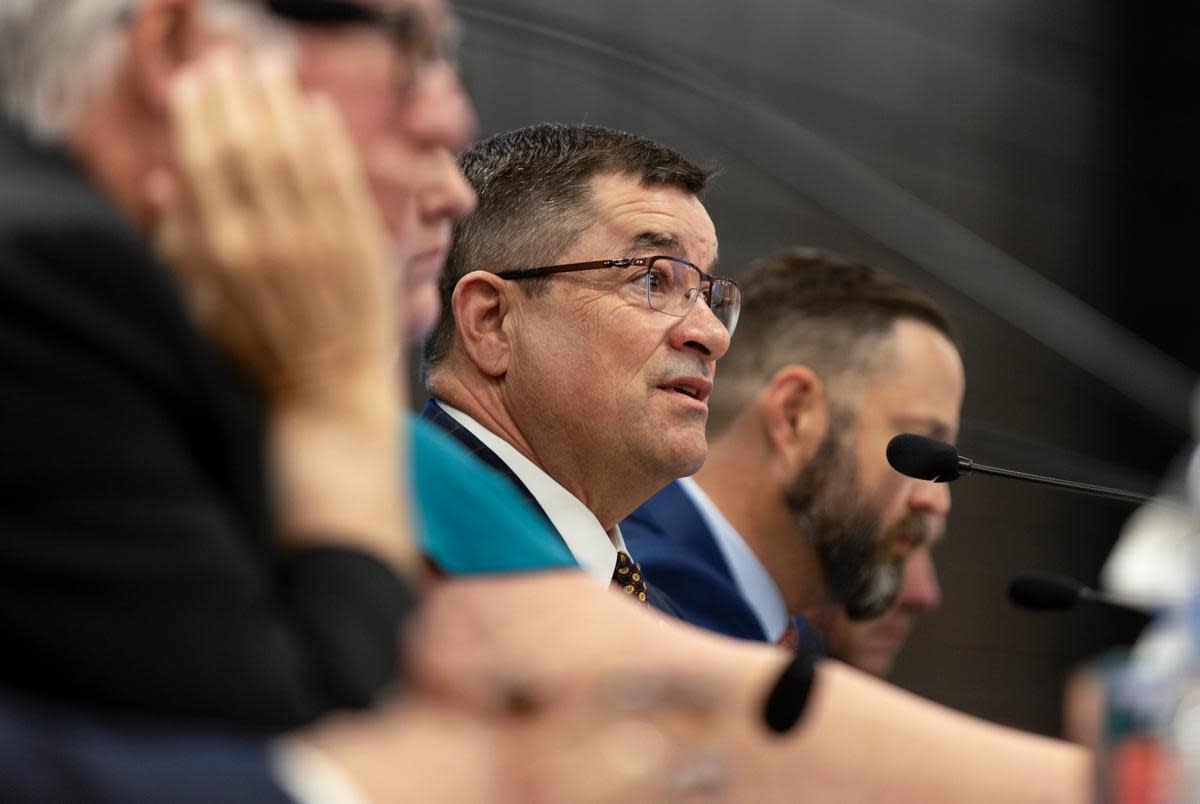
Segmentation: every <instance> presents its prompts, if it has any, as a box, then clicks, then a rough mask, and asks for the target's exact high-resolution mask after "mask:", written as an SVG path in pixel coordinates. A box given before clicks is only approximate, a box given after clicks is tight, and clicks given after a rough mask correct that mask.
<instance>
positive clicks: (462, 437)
mask: <svg viewBox="0 0 1200 804" xmlns="http://www.w3.org/2000/svg"><path fill="white" fill-rule="evenodd" d="M421 418H423V419H425V420H426V421H428V422H430V423H432V424H434V425H436V426H438V427H440V428H441V429H443V430H445V431H446V432H447V433H448V434H449V435H450V436H451V437H452V438H454V439H455V440H456V441H458V443H460V444H461V445H462V446H463V447H464V448H465V449H466V451H467V452H468V453H470V454H471V455H473V456H475V457H476V458H477V459H479V460H480V461H482V462H483V463H485V464H487V465H488V466H490V467H492V468H493V469H495V470H496V471H497V472H499V473H501V474H502V475H504V476H505V477H507V478H508V479H509V481H510V482H511V483H512V485H513V486H515V487H516V489H515V490H516V492H517V493H519V494H520V495H521V496H523V497H524V498H525V499H526V500H528V501H529V502H530V503H531V504H532V505H533V507H534V509H535V510H536V511H537V512H538V514H540V515H541V517H542V518H543V519H544V520H545V522H546V524H547V525H549V527H550V530H551V531H553V532H554V534H555V535H556V536H557V538H558V540H559V543H560V544H561V545H562V546H564V547H565V546H566V543H565V542H563V541H562V537H561V536H559V535H558V531H557V530H556V529H555V528H554V526H553V524H551V523H550V518H549V517H548V516H546V513H545V511H543V510H542V507H541V505H539V504H538V501H537V499H535V498H534V496H533V493H532V492H531V491H530V490H529V489H528V488H526V487H525V484H524V483H522V482H521V479H520V478H519V477H517V475H516V473H515V472H513V470H512V469H510V468H509V467H508V464H506V463H505V462H504V461H502V460H500V457H499V456H498V455H496V453H494V452H492V451H491V450H490V449H488V447H487V445H485V444H484V443H483V442H482V441H480V440H479V439H478V438H476V437H475V436H474V435H473V434H472V433H471V431H470V430H468V429H467V428H465V427H463V426H462V425H461V424H459V423H458V422H457V421H455V420H454V418H453V417H452V416H450V415H449V414H447V413H446V411H444V410H442V409H441V408H440V407H438V405H437V403H436V402H435V401H434V400H432V399H430V400H429V401H428V402H426V403H425V407H424V408H423V409H422V410H421ZM497 505H501V503H500V502H499V501H498V502H497ZM621 527H622V530H621V532H622V535H624V525H622V526H621ZM631 549H632V548H631ZM634 559H635V560H637V555H636V554H634ZM643 570H645V567H644V566H643ZM644 574H645V577H646V579H647V583H646V601H647V602H648V603H649V604H650V605H651V606H654V608H656V609H658V610H660V611H662V612H664V613H666V614H669V615H671V616H672V617H676V618H678V619H686V618H685V617H683V616H682V613H681V612H680V610H679V607H678V606H677V605H675V603H674V601H673V600H672V599H671V598H670V596H669V595H667V594H664V592H663V590H662V588H661V587H660V586H659V585H658V584H657V583H652V582H651V581H652V579H653V576H652V575H651V574H650V573H649V572H648V571H645V572H644Z"/></svg>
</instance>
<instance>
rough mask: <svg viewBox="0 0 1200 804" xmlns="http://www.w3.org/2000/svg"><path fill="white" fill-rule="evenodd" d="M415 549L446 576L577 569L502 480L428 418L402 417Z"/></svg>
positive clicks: (542, 523) (560, 543) (563, 546)
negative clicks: (413, 496)
mask: <svg viewBox="0 0 1200 804" xmlns="http://www.w3.org/2000/svg"><path fill="white" fill-rule="evenodd" d="M407 424H408V430H409V433H410V436H411V442H410V443H411V452H410V455H411V456H412V463H411V464H410V466H411V474H412V482H413V485H414V487H415V490H416V500H417V509H418V514H417V519H418V522H419V525H420V541H421V547H422V550H423V551H424V553H425V555H426V556H428V557H429V558H430V559H431V560H432V561H433V563H434V564H436V565H437V566H438V567H439V568H440V569H441V570H442V571H443V572H445V573H447V574H449V575H479V574H491V573H499V572H529V571H536V570H548V569H559V568H563V567H571V568H574V567H578V564H577V563H576V562H575V559H574V557H573V556H572V555H571V552H570V551H569V550H568V549H567V545H566V544H564V543H563V540H562V539H561V538H560V537H559V535H558V534H557V533H555V532H554V531H553V530H552V529H551V528H550V526H549V525H548V524H547V523H546V521H545V519H544V518H543V517H541V516H539V515H538V514H537V512H535V511H534V510H533V508H532V506H531V505H530V504H529V502H528V501H527V500H526V499H525V498H524V497H523V496H522V495H521V494H520V492H518V491H517V490H516V489H515V488H513V485H512V483H510V482H509V480H508V478H506V477H503V476H501V475H500V474H499V473H497V472H496V471H494V470H493V469H491V468H490V467H488V466H484V465H483V464H482V463H480V462H479V461H478V460H476V459H475V458H473V457H471V456H470V455H469V454H468V453H467V452H466V451H465V450H464V449H463V448H462V447H461V446H460V445H459V444H458V442H456V441H455V440H454V439H452V438H451V437H450V436H448V435H446V434H445V433H443V432H442V431H441V430H439V429H438V428H437V427H435V426H433V425H431V424H429V423H428V422H426V421H424V420H422V419H419V418H414V417H411V416H410V417H407Z"/></svg>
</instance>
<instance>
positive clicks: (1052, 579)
mask: <svg viewBox="0 0 1200 804" xmlns="http://www.w3.org/2000/svg"><path fill="white" fill-rule="evenodd" d="M1008 599H1009V600H1011V601H1012V602H1013V603H1014V604H1016V605H1018V606H1020V607H1021V608H1025V609H1035V610H1037V611H1067V610H1069V609H1073V608H1075V604H1077V603H1079V602H1080V601H1083V602H1085V603H1100V604H1102V605H1105V606H1112V607H1113V608H1117V609H1121V610H1122V611H1127V612H1132V613H1134V614H1139V615H1141V616H1143V617H1149V616H1151V615H1152V614H1153V612H1152V610H1151V609H1149V608H1147V607H1146V606H1143V605H1141V604H1139V603H1134V602H1133V601H1130V600H1123V599H1121V598H1119V597H1116V596H1114V595H1109V594H1105V593H1104V592H1100V591H1098V590H1096V589H1092V588H1091V587H1089V586H1087V585H1086V584H1084V583H1083V582H1082V581H1078V580H1076V579H1074V578H1072V577H1070V576H1069V575H1059V574H1058V573H1056V572H1043V571H1039V570H1033V571H1030V572H1023V573H1021V574H1020V575H1018V576H1017V577H1016V578H1013V580H1012V582H1011V583H1009V585H1008Z"/></svg>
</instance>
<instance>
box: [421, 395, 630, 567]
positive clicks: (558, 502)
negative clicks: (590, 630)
mask: <svg viewBox="0 0 1200 804" xmlns="http://www.w3.org/2000/svg"><path fill="white" fill-rule="evenodd" d="M436 404H437V405H438V407H440V408H441V409H442V410H444V411H446V414H447V415H448V416H450V418H452V419H454V420H455V421H456V422H458V423H459V424H461V425H462V426H463V427H465V428H466V429H467V431H468V432H470V433H471V435H473V436H475V437H476V438H478V439H479V440H480V441H482V442H483V445H484V446H485V447H487V448H488V449H490V450H491V451H492V452H494V453H495V454H496V457H497V458H499V459H500V460H501V461H503V462H504V463H505V465H506V466H508V468H509V469H511V470H512V472H513V474H515V475H516V476H517V478H518V479H520V481H521V482H522V483H523V484H524V485H525V488H527V489H529V493H530V494H532V495H533V498H534V499H535V500H537V504H538V505H539V506H541V509H542V510H543V511H545V513H546V516H547V517H548V518H549V519H550V523H551V524H552V525H554V529H555V530H557V531H558V534H559V535H560V536H562V539H563V541H564V542H566V543H567V549H568V550H570V551H571V555H573V556H575V560H576V561H577V562H579V566H580V568H581V569H583V571H584V572H586V573H587V574H588V575H589V576H591V577H593V578H595V579H596V580H597V581H599V582H600V583H603V584H609V583H611V582H612V577H613V570H614V569H615V568H616V566H617V551H618V550H624V551H625V552H626V553H628V552H629V551H628V550H626V548H625V540H624V539H623V538H621V529H620V527H614V528H613V529H612V530H611V531H607V532H606V531H605V530H604V528H603V527H601V525H600V520H598V519H596V515H595V514H593V513H592V512H591V511H590V510H589V509H588V507H587V506H586V505H584V504H583V502H582V501H580V499H579V498H578V497H576V496H575V495H574V494H572V493H571V492H569V491H567V490H566V489H565V488H563V487H562V486H561V485H559V483H558V481H556V480H555V479H554V478H552V477H550V475H548V474H546V472H545V471H544V470H543V469H542V468H541V467H540V466H538V465H537V464H535V463H534V462H533V461H531V460H529V459H528V458H526V457H525V456H524V455H522V454H521V453H520V452H519V451H518V450H517V448H516V447H514V446H513V445H512V444H509V443H508V442H507V441H505V440H504V439H503V438H501V437H500V436H498V435H496V434H495V433H493V432H492V431H491V430H489V429H487V428H486V427H484V426H483V425H482V424H480V423H479V422H477V421H476V420H475V419H473V418H472V417H471V416H469V415H468V414H466V413H463V412H462V411H461V410H459V409H457V408H455V407H453V406H452V405H448V404H446V403H445V402H443V401H442V400H440V399H438V400H436Z"/></svg>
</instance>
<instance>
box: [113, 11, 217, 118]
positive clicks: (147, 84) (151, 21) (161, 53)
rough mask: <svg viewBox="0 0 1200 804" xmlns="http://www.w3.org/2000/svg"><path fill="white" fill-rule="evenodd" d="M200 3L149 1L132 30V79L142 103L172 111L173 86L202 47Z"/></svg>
mask: <svg viewBox="0 0 1200 804" xmlns="http://www.w3.org/2000/svg"><path fill="white" fill-rule="evenodd" d="M199 4H200V3H199V0H146V2H145V3H144V4H143V5H142V7H141V9H140V10H139V11H138V12H137V13H136V14H135V15H134V17H133V20H132V22H131V23H130V29H129V59H130V63H129V68H130V73H129V77H130V79H131V80H132V82H133V90H134V91H135V92H136V93H137V97H138V99H139V100H140V102H141V103H142V104H144V105H145V106H146V107H147V108H149V109H150V110H152V111H153V112H154V113H156V114H162V115H166V114H168V109H169V108H170V94H171V83H172V81H174V79H175V75H176V73H178V72H179V70H180V69H182V68H183V67H185V66H186V65H187V64H188V63H190V62H191V61H193V60H194V59H195V58H196V57H197V56H198V55H199V54H200V51H201V49H202V45H203V37H204V30H203V27H202V25H201V24H200V10H199Z"/></svg>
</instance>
